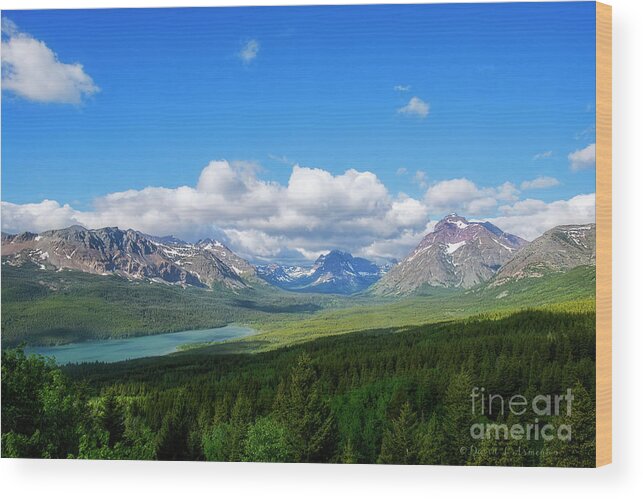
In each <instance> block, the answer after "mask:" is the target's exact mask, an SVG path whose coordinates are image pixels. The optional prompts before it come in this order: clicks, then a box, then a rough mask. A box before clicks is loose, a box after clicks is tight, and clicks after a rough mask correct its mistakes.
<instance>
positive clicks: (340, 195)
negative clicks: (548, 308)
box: [2, 160, 595, 261]
mask: <svg viewBox="0 0 643 499" xmlns="http://www.w3.org/2000/svg"><path fill="white" fill-rule="evenodd" d="M259 173H260V168H259V165H257V164H255V163H251V162H241V161H236V162H234V161H225V160H218V161H212V162H210V163H209V164H208V165H206V166H205V167H204V168H203V170H202V171H201V173H200V175H199V177H198V179H197V181H196V182H195V185H193V186H187V185H186V186H180V187H175V188H167V187H146V188H144V189H140V190H134V189H131V190H127V191H120V192H113V193H110V194H107V195H105V196H101V197H99V198H97V199H95V200H94V203H93V208H91V209H89V210H76V209H74V208H73V207H71V206H70V205H68V204H64V205H61V204H60V203H58V202H56V201H52V200H44V201H42V202H40V203H30V204H14V203H9V202H2V229H3V230H4V231H7V232H21V231H24V230H30V231H33V232H42V231H44V230H49V229H59V228H63V227H68V226H70V225H74V224H80V225H83V226H85V227H90V228H97V227H105V226H118V227H121V228H123V229H125V228H133V229H136V230H140V231H142V232H145V233H148V234H156V235H164V234H174V235H175V236H177V237H181V238H183V239H187V240H195V239H198V238H202V237H213V236H214V237H219V238H222V239H223V240H224V241H225V242H227V243H228V244H229V245H230V246H231V248H232V249H233V250H234V251H237V252H239V253H241V254H242V255H244V256H247V257H254V258H259V259H266V260H275V259H276V260H282V261H301V260H302V259H312V258H316V257H317V256H318V255H319V254H320V253H322V252H324V251H326V250H328V249H333V248H341V249H345V250H348V251H351V252H352V253H353V254H356V255H362V256H366V257H369V258H373V259H379V260H381V259H385V258H398V259H400V258H403V257H404V256H406V254H408V252H409V250H410V249H412V248H413V247H415V246H416V245H417V243H418V242H419V241H420V240H421V239H422V237H423V236H424V235H425V234H426V233H427V232H429V231H430V230H432V228H433V226H434V224H435V221H430V220H431V219H434V220H437V219H439V218H440V217H441V216H442V215H444V214H446V213H448V212H451V211H456V212H458V213H459V214H461V215H464V216H467V217H476V218H482V217H484V218H487V219H489V220H491V221H492V222H493V223H495V224H496V225H498V226H499V227H500V228H502V229H503V230H506V231H508V232H512V233H514V234H518V235H520V236H522V237H525V238H528V239H531V238H534V237H537V236H538V235H540V234H542V233H543V232H544V231H546V230H548V229H550V228H552V227H554V226H556V225H560V224H563V223H582V222H588V221H592V220H593V217H594V205H595V197H594V195H593V194H589V195H580V196H576V197H574V198H572V199H569V200H560V201H555V202H552V203H545V202H543V201H540V200H537V199H526V200H521V201H518V190H517V189H516V187H515V186H514V185H513V184H512V183H510V182H505V183H503V184H500V185H498V186H495V187H481V186H478V185H476V184H475V183H474V182H472V181H471V180H469V179H466V178H459V179H450V180H444V181H441V182H437V183H435V184H433V185H431V186H430V187H429V188H428V189H427V191H426V195H425V196H424V198H422V199H416V198H413V197H410V196H407V195H405V194H399V195H393V194H391V192H389V190H388V189H387V188H386V186H385V185H384V184H383V183H382V182H381V181H380V179H379V178H378V177H377V176H376V175H375V174H373V173H371V172H368V171H361V172H360V171H357V170H353V169H350V170H346V171H345V172H343V173H341V174H332V173H331V172H329V171H327V170H323V169H321V168H308V167H304V166H300V165H295V166H293V167H292V170H291V174H290V178H289V180H288V182H287V184H285V185H284V184H281V183H278V182H272V181H267V180H263V179H261V178H260V177H259ZM536 180H538V179H536ZM532 182H533V181H532ZM488 217H492V218H488Z"/></svg>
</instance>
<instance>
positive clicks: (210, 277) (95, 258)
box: [2, 226, 256, 289]
mask: <svg viewBox="0 0 643 499" xmlns="http://www.w3.org/2000/svg"><path fill="white" fill-rule="evenodd" d="M2 259H3V263H4V262H7V263H9V264H11V265H21V264H23V263H25V262H28V261H30V262H33V263H35V264H37V265H39V266H41V268H51V269H75V270H79V271H82V272H88V273H91V274H102V275H105V274H116V275H120V276H122V277H126V278H128V279H149V280H152V281H160V282H165V283H170V284H178V285H183V286H185V285H192V286H200V287H204V286H213V285H215V284H220V285H223V286H225V287H227V288H231V289H238V288H244V287H247V286H248V285H249V280H251V279H252V278H253V277H255V276H256V272H255V269H254V267H253V266H252V265H250V264H249V263H248V262H247V261H246V260H244V259H243V258H241V257H239V256H238V255H236V254H234V253H233V252H232V251H231V250H230V249H229V248H227V247H226V246H225V245H223V244H222V243H220V242H216V241H211V240H206V241H199V242H198V243H196V244H190V243H186V242H185V241H181V240H179V239H176V238H173V237H172V236H167V237H162V238H155V237H153V236H148V235H146V234H143V233H141V232H137V231H134V230H131V229H128V230H121V229H119V228H117V227H104V228H101V229H85V228H84V227H81V226H71V227H68V228H66V229H60V230H50V231H45V232H41V233H40V234H34V233H31V232H23V233H21V234H16V235H9V234H5V233H3V234H2Z"/></svg>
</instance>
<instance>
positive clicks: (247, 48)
mask: <svg viewBox="0 0 643 499" xmlns="http://www.w3.org/2000/svg"><path fill="white" fill-rule="evenodd" d="M257 54H259V42H258V41H257V40H248V41H247V42H246V43H245V45H244V46H243V48H242V49H241V51H240V52H239V57H240V58H241V60H242V61H243V62H244V63H245V64H250V63H251V62H252V61H254V60H255V58H256V57H257Z"/></svg>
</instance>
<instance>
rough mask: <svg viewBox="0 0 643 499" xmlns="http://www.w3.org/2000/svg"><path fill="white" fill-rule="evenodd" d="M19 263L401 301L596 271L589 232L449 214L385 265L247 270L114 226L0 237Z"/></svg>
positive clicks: (227, 256)
mask: <svg viewBox="0 0 643 499" xmlns="http://www.w3.org/2000/svg"><path fill="white" fill-rule="evenodd" d="M27 262H31V263H33V264H36V265H38V266H40V268H42V269H50V270H62V269H74V270H79V271H81V272H87V273H90V274H98V275H109V274H115V275H119V276H122V277H124V278H127V279H130V280H150V281H156V282H163V283H167V284H174V285H180V286H196V287H214V286H223V287H225V288H228V289H232V290H241V289H244V288H251V287H253V286H255V285H259V286H266V283H267V284H270V285H273V286H276V287H278V288H281V289H285V290H290V291H298V292H316V293H336V294H354V293H359V292H362V291H365V290H367V289H369V290H370V291H371V292H373V293H374V294H382V295H405V294H410V293H413V292H415V291H417V290H419V289H421V288H423V287H446V288H463V289H469V288H472V287H474V286H477V285H479V284H481V283H487V284H488V285H489V286H499V285H502V284H504V283H506V282H508V281H512V280H514V281H515V280H520V279H524V278H538V277H542V276H543V275H545V274H548V273H551V272H564V271H567V270H570V269H572V268H574V267H578V266H582V265H590V266H591V265H596V225H595V224H577V225H561V226H558V227H554V228H552V229H550V230H549V231H547V232H545V233H544V234H543V235H542V236H540V237H539V238H536V239H535V240H534V241H532V242H530V243H527V241H525V240H524V239H522V238H520V237H518V236H515V235H513V234H509V233H506V232H504V231H502V230H501V229H499V228H498V227H496V226H495V225H493V224H491V223H489V222H470V221H468V220H467V219H465V218H464V217H460V216H458V215H456V214H451V215H449V216H447V217H445V218H444V219H442V220H440V221H439V222H438V223H437V224H436V225H435V228H434V230H433V231H432V232H430V233H428V234H426V235H425V236H424V238H423V239H422V240H421V241H420V243H419V244H418V245H417V247H416V248H415V249H414V250H413V251H412V252H411V253H410V254H409V255H408V256H407V257H406V258H404V259H403V260H402V261H401V262H400V263H398V264H395V265H393V266H392V267H391V266H390V265H389V266H378V265H377V264H375V263H373V262H371V261H369V260H367V259H365V258H360V257H354V256H353V255H351V254H350V253H347V252H345V251H340V250H332V251H330V252H329V253H327V254H322V255H320V256H319V257H318V258H317V260H316V261H315V262H314V264H313V265H312V266H311V267H302V266H284V265H279V264H267V265H259V266H256V267H255V266H254V265H252V264H251V263H250V262H248V261H247V260H245V259H244V258H242V257H240V256H239V255H237V254H235V253H234V252H233V251H232V250H230V249H229V248H228V247H227V246H225V244H223V243H222V242H220V241H216V240H212V239H203V240H200V241H198V242H196V243H189V242H186V241H182V240H180V239H178V238H176V237H174V236H162V237H158V236H151V235H147V234H143V233H141V232H138V231H135V230H131V229H128V230H121V229H118V228H117V227H104V228H101V229H85V228H84V227H81V226H71V227H68V228H65V229H60V230H50V231H45V232H41V233H39V234H36V233H32V232H23V233H21V234H15V235H11V234H6V233H2V263H3V264H8V265H14V266H21V265H23V264H25V263H27Z"/></svg>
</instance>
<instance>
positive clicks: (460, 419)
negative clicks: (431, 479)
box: [443, 372, 473, 465]
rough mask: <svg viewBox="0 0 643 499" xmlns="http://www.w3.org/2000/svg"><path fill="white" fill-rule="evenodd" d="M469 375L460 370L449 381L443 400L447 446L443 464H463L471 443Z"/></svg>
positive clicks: (471, 415) (471, 416)
mask: <svg viewBox="0 0 643 499" xmlns="http://www.w3.org/2000/svg"><path fill="white" fill-rule="evenodd" d="M472 388H473V385H472V382H471V377H470V376H469V374H468V373H466V372H460V373H459V374H457V375H456V376H454V378H453V379H452V380H451V382H450V383H449V386H448V388H447V392H446V395H445V400H444V408H445V413H444V420H443V428H444V435H445V437H446V440H447V441H446V444H447V447H446V449H445V451H446V452H445V461H446V462H445V464H452V465H453V464H465V463H466V461H467V456H468V455H469V448H470V447H471V445H472V443H473V439H472V438H471V433H470V432H471V424H472V421H473V414H472V410H471V390H472Z"/></svg>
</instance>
